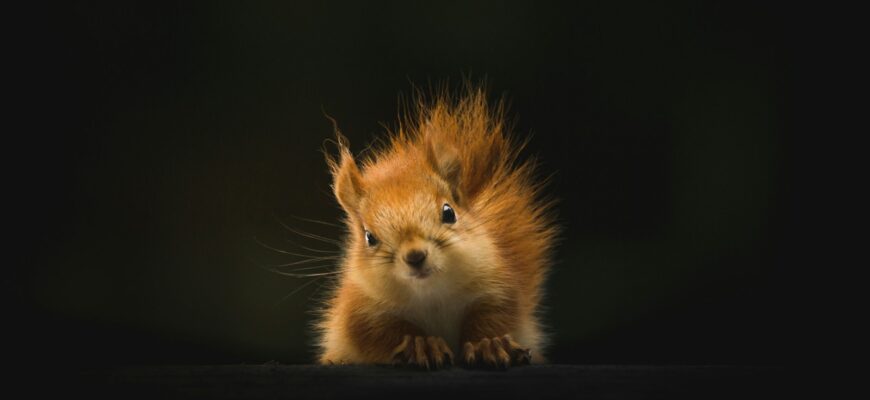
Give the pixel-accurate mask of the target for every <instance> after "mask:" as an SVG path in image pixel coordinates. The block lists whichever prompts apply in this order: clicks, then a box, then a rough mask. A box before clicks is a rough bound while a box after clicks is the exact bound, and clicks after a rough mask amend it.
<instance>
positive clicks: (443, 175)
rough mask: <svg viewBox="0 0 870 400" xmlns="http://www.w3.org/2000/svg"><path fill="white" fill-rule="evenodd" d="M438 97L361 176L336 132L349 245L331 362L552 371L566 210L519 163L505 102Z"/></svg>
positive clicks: (329, 333)
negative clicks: (554, 300) (548, 326)
mask: <svg viewBox="0 0 870 400" xmlns="http://www.w3.org/2000/svg"><path fill="white" fill-rule="evenodd" d="M432 97H433V98H434V99H433V100H432V101H427V100H426V99H425V98H424V96H419V98H417V99H416V100H417V101H415V102H414V103H413V105H412V106H411V107H410V108H411V109H410V112H406V113H405V114H404V116H403V117H402V118H400V122H399V125H398V128H397V129H396V130H395V131H390V130H388V134H389V138H388V140H386V141H382V142H381V144H380V147H379V148H374V149H373V150H372V152H371V153H370V154H369V155H368V156H367V157H364V159H362V160H361V162H360V163H359V164H358V163H357V161H356V160H355V159H354V155H353V154H352V153H351V151H350V150H349V145H348V141H347V139H346V138H345V137H344V136H343V135H342V134H341V133H340V132H339V131H338V129H336V136H337V141H336V144H337V147H338V154H337V155H330V154H327V155H326V158H327V163H328V165H329V169H330V171H331V174H332V178H333V184H332V189H333V191H334V194H335V197H336V199H337V200H338V203H339V205H340V206H341V208H342V209H343V210H344V212H345V214H346V218H345V223H346V227H347V233H348V236H347V238H346V239H345V242H344V253H345V254H344V256H343V258H342V262H341V264H340V265H339V268H340V269H339V273H338V275H337V280H336V281H335V283H336V284H335V285H334V288H333V289H332V293H331V294H330V295H329V296H328V298H327V300H326V301H325V303H324V306H323V309H322V310H320V311H321V312H320V318H319V321H318V322H317V323H316V326H315V329H316V330H317V332H318V335H319V338H318V345H319V359H318V360H319V363H321V364H393V365H405V366H410V367H417V368H423V369H437V368H445V367H448V366H451V365H464V366H466V367H471V368H502V369H504V368H508V367H511V366H518V365H524V364H529V363H532V362H534V363H541V362H545V358H544V357H543V356H542V353H543V349H544V348H545V346H546V342H547V340H546V335H545V333H544V329H543V327H542V324H541V322H540V321H539V316H538V313H539V312H540V304H539V303H540V302H541V299H542V296H543V287H542V286H543V283H544V281H545V279H546V277H547V274H548V270H549V268H550V264H551V253H552V250H553V246H554V242H555V239H556V235H557V228H556V226H555V223H554V218H553V217H552V208H553V207H552V204H553V200H547V199H544V198H542V196H541V193H542V187H543V186H544V184H545V183H544V182H543V181H541V180H539V179H536V178H535V176H534V174H535V169H536V163H535V162H534V160H529V161H525V162H520V161H519V160H518V157H519V152H520V151H521V149H522V148H523V147H524V146H525V144H526V143H527V142H526V141H517V140H515V139H514V138H513V137H512V136H510V135H509V132H507V131H508V129H509V127H508V125H507V124H506V122H505V117H504V115H505V108H506V107H505V103H504V101H503V100H499V101H498V103H497V104H495V105H490V104H488V101H487V99H486V95H485V93H484V90H483V88H480V87H471V86H469V87H466V90H465V91H463V92H462V93H460V94H459V95H455V94H454V95H451V94H449V93H446V92H439V93H436V94H434V95H433V96H432ZM333 123H334V121H333ZM456 355H458V358H457V357H456Z"/></svg>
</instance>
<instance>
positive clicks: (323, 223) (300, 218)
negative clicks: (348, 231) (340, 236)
mask: <svg viewBox="0 0 870 400" xmlns="http://www.w3.org/2000/svg"><path fill="white" fill-rule="evenodd" d="M290 217H291V218H295V219H298V220H300V221H307V222H313V223H315V224H321V225H326V226H333V227H336V228H344V226H341V225H338V224H333V223H331V222H326V221H321V220H318V219H311V218H303V217H297V216H295V215H291V216H290Z"/></svg>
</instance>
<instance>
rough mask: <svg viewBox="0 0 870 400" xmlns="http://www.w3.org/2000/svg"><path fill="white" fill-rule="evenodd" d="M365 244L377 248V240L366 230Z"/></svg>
mask: <svg viewBox="0 0 870 400" xmlns="http://www.w3.org/2000/svg"><path fill="white" fill-rule="evenodd" d="M366 244H368V245H369V247H372V246H377V244H378V238H376V237H375V235H372V233H371V232H369V231H368V230H366Z"/></svg>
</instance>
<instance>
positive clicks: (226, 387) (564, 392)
mask: <svg viewBox="0 0 870 400" xmlns="http://www.w3.org/2000/svg"><path fill="white" fill-rule="evenodd" d="M82 376H83V378H81V379H80V380H79V381H78V384H79V385H78V386H77V387H78V388H80V390H81V391H82V394H84V395H87V396H94V395H97V396H100V397H103V396H105V397H113V396H114V395H118V396H119V397H118V398H129V397H130V396H133V397H143V398H145V397H147V398H213V399H234V398H248V399H250V398H254V399H256V398H334V397H342V398H363V397H368V396H372V395H377V396H385V395H390V396H396V395H398V396H407V398H414V399H416V398H441V399H444V398H445V397H447V398H449V397H455V395H463V396H476V397H483V398H502V399H539V398H586V399H602V398H604V399H608V398H629V399H631V398H675V397H676V398H773V397H781V396H782V395H783V394H785V393H788V392H790V391H794V390H801V389H800V386H801V383H800V382H797V384H796V383H795V382H791V383H789V385H788V386H786V385H785V384H786V376H787V375H786V370H784V369H781V368H779V367H747V366H568V365H546V366H530V367H522V368H513V369H510V370H508V371H478V370H465V369H461V368H453V369H449V370H442V371H435V372H426V371H413V370H404V369H396V368H392V367H349V366H329V367H323V366H310V365H224V366H171V367H166V366H164V367H124V368H114V369H92V370H89V371H87V372H84V373H83V374H82ZM383 398H395V397H383Z"/></svg>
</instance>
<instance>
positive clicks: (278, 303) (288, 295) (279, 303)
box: [272, 277, 323, 307]
mask: <svg viewBox="0 0 870 400" xmlns="http://www.w3.org/2000/svg"><path fill="white" fill-rule="evenodd" d="M321 279H323V277H320V278H317V279H312V280H310V281H308V282H305V283H303V284H302V285H300V286H299V287H297V288H296V289H293V291H292V292H290V293H288V294H287V295H286V296H284V297H282V298H281V300H278V302H277V303H275V304H274V305H273V306H272V307H278V306H279V305H281V303H283V302H284V301H285V300H287V299H289V298H290V296H293V295H294V294H296V293H297V292H299V291H300V290H302V289H305V287H307V286H308V285H311V284H312V283H314V282H317V281H319V280H321Z"/></svg>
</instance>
